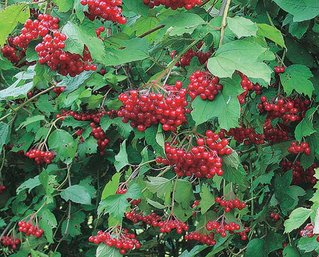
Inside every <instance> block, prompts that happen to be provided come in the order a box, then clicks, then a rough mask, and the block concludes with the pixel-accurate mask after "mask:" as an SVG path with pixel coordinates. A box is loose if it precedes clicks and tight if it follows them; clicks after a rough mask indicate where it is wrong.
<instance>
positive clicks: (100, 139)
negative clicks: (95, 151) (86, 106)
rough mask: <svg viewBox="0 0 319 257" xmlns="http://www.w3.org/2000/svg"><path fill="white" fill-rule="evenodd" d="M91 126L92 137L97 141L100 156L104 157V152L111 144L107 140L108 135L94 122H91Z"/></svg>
mask: <svg viewBox="0 0 319 257" xmlns="http://www.w3.org/2000/svg"><path fill="white" fill-rule="evenodd" d="M90 126H91V128H92V135H93V137H94V138H95V139H96V140H97V145H98V148H99V150H100V154H101V155H104V153H105V152H104V150H105V148H106V146H107V144H108V143H109V139H108V138H106V134H105V132H104V131H103V129H102V128H101V127H99V126H96V124H95V123H94V122H91V124H90Z"/></svg>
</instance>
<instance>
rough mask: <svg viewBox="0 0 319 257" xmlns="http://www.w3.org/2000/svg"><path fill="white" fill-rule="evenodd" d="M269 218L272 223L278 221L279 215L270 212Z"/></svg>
mask: <svg viewBox="0 0 319 257" xmlns="http://www.w3.org/2000/svg"><path fill="white" fill-rule="evenodd" d="M269 217H270V218H272V219H273V220H274V221H278V220H280V215H279V213H276V212H271V213H270V214H269Z"/></svg>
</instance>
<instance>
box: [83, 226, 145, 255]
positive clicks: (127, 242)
mask: <svg viewBox="0 0 319 257" xmlns="http://www.w3.org/2000/svg"><path fill="white" fill-rule="evenodd" d="M89 242H90V243H93V244H101V243H103V244H106V245H107V246H109V247H114V248H116V249H118V250H119V251H120V253H121V254H126V252H128V251H131V250H134V249H139V248H140V247H141V244H140V242H139V241H138V240H137V239H136V235H135V234H131V233H128V230H127V229H123V230H121V231H120V233H116V234H112V233H110V232H103V231H98V233H97V235H96V236H90V238H89Z"/></svg>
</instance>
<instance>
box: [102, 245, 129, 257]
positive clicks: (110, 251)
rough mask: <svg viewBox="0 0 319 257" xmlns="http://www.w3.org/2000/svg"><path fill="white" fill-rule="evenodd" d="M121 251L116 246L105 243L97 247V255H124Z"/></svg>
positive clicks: (111, 256) (112, 256)
mask: <svg viewBox="0 0 319 257" xmlns="http://www.w3.org/2000/svg"><path fill="white" fill-rule="evenodd" d="M122 256H123V255H122V254H120V251H119V250H118V249H117V248H115V247H109V246H107V245H105V244H99V246H98V247H97V249H96V257H122Z"/></svg>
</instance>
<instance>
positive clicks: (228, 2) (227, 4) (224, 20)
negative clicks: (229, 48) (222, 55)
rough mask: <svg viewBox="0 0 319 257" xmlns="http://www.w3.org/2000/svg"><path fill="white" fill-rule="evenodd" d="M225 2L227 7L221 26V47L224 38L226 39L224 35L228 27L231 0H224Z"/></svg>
mask: <svg viewBox="0 0 319 257" xmlns="http://www.w3.org/2000/svg"><path fill="white" fill-rule="evenodd" d="M225 1H226V2H225ZM224 3H225V9H224V11H223V19H222V26H221V28H220V40H219V47H221V46H222V44H223V40H224V36H225V29H226V26H227V15H228V11H229V7H230V3H231V0H224Z"/></svg>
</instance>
